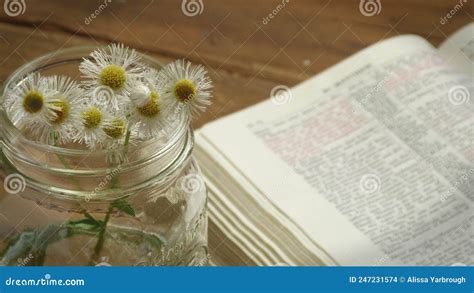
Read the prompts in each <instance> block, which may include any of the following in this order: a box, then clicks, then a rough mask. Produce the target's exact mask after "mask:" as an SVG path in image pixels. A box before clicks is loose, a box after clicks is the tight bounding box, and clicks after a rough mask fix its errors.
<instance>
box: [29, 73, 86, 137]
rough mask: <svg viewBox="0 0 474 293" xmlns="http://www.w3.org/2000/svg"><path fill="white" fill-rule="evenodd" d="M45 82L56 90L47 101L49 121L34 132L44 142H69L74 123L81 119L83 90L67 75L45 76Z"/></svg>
mask: <svg viewBox="0 0 474 293" xmlns="http://www.w3.org/2000/svg"><path fill="white" fill-rule="evenodd" d="M44 83H45V86H46V87H47V88H48V89H49V90H53V91H54V92H55V94H54V95H51V97H50V98H49V99H48V100H47V101H46V107H47V109H48V110H49V111H48V112H47V113H46V117H47V122H48V123H45V124H39V125H37V127H35V128H34V129H33V131H32V132H33V134H34V135H35V137H37V138H38V139H39V141H41V142H44V143H48V144H53V145H54V144H56V143H58V142H59V143H65V142H68V141H70V140H71V139H72V135H73V132H74V129H73V127H74V123H75V121H77V120H78V119H79V112H78V109H79V107H80V105H81V102H82V99H83V90H82V89H81V88H80V87H79V85H78V84H77V83H76V82H74V81H73V80H71V79H70V78H69V77H66V76H56V75H55V76H50V77H47V78H44Z"/></svg>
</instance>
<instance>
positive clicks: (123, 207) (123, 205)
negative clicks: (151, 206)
mask: <svg viewBox="0 0 474 293" xmlns="http://www.w3.org/2000/svg"><path fill="white" fill-rule="evenodd" d="M112 206H113V207H114V208H116V209H117V210H119V211H121V212H124V213H126V214H127V215H130V216H133V217H135V210H134V209H133V208H132V206H131V205H130V204H129V203H128V202H127V201H126V200H124V199H119V200H116V201H114V202H113V203H112Z"/></svg>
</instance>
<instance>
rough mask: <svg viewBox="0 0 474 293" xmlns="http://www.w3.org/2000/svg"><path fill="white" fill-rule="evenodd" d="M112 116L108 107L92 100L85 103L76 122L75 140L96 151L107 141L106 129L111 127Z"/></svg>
mask: <svg viewBox="0 0 474 293" xmlns="http://www.w3.org/2000/svg"><path fill="white" fill-rule="evenodd" d="M111 117H113V116H112V114H111V113H110V112H109V109H108V108H107V106H106V105H104V104H102V103H98V102H97V101H95V100H93V99H90V100H89V102H84V103H83V104H82V105H81V107H80V110H79V119H78V120H77V121H76V125H75V128H76V133H75V136H74V140H75V141H76V142H78V143H84V144H86V145H87V146H88V147H89V148H91V149H95V148H96V147H97V146H99V145H102V144H103V142H104V141H105V140H106V139H107V136H108V135H107V133H106V132H105V130H104V128H105V127H106V126H108V125H109V123H110V122H108V121H109V120H110V119H111Z"/></svg>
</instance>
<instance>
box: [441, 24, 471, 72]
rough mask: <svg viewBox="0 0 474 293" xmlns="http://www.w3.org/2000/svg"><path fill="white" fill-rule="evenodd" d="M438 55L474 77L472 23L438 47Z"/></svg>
mask: <svg viewBox="0 0 474 293" xmlns="http://www.w3.org/2000/svg"><path fill="white" fill-rule="evenodd" d="M439 53H440V55H441V56H442V57H443V58H444V59H445V60H446V61H447V62H448V63H449V64H451V65H453V66H454V67H457V68H459V69H461V70H462V71H464V72H465V73H466V74H468V75H470V76H472V77H474V23H470V24H468V25H466V26H465V27H463V28H461V29H459V30H458V31H457V32H455V33H454V34H453V35H452V36H450V37H449V38H447V39H446V40H445V41H444V42H443V43H442V44H441V45H440V46H439Z"/></svg>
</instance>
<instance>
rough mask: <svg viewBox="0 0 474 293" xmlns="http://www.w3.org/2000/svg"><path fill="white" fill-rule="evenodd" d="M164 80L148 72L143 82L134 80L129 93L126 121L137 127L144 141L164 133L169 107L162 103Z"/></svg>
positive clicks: (154, 72) (154, 73)
mask: <svg viewBox="0 0 474 293" xmlns="http://www.w3.org/2000/svg"><path fill="white" fill-rule="evenodd" d="M163 86H164V80H163V79H162V78H160V75H159V74H158V72H157V71H155V70H152V69H150V70H148V71H147V72H146V73H145V74H144V78H143V80H136V81H135V84H134V86H133V90H132V92H131V93H130V105H129V110H128V115H127V117H128V119H129V121H130V122H131V123H132V125H137V128H138V129H137V131H138V132H139V133H140V135H141V136H142V137H143V138H145V139H150V138H153V137H157V136H159V135H160V134H161V133H162V132H165V131H166V129H165V126H166V122H165V118H166V117H167V110H168V108H169V107H167V106H166V104H165V103H164V100H163V97H162V94H163Z"/></svg>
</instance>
